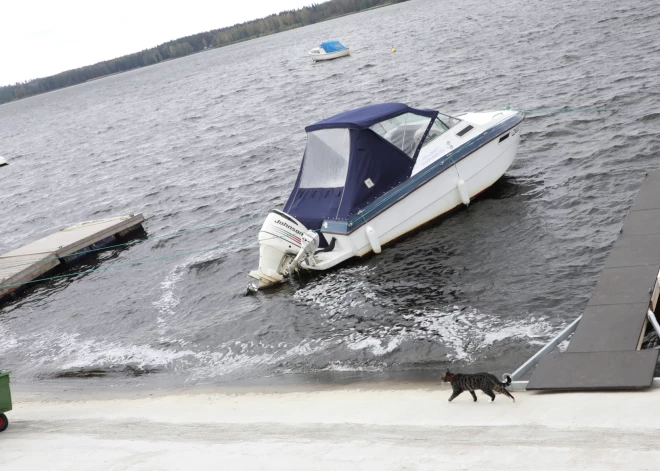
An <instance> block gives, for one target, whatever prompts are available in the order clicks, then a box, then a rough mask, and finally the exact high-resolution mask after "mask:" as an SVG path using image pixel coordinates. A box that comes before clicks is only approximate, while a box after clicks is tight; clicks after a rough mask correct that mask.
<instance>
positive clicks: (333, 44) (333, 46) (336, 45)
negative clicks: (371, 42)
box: [321, 41, 346, 54]
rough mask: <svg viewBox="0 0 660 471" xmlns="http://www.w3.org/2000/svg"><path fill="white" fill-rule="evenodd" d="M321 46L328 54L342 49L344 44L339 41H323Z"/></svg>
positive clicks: (344, 47)
mask: <svg viewBox="0 0 660 471" xmlns="http://www.w3.org/2000/svg"><path fill="white" fill-rule="evenodd" d="M321 48H322V49H323V50H324V51H325V52H326V53H328V54H330V53H331V52H338V51H343V50H344V49H346V46H344V45H343V44H342V43H340V42H339V41H325V42H322V43H321Z"/></svg>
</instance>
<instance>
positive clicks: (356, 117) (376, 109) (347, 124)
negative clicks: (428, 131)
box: [305, 103, 438, 132]
mask: <svg viewBox="0 0 660 471" xmlns="http://www.w3.org/2000/svg"><path fill="white" fill-rule="evenodd" d="M404 113H414V114H417V115H421V116H427V117H429V118H434V117H435V116H436V115H437V114H438V112H437V111H434V110H420V109H415V108H411V107H409V106H408V105H406V104H404V103H379V104H377V105H369V106H363V107H362V108H357V109H355V110H350V111H346V112H344V113H340V114H338V115H336V116H333V117H331V118H327V119H324V120H323V121H319V122H318V123H314V124H310V125H309V126H307V127H306V128H305V131H307V132H311V131H317V130H319V129H330V128H349V129H368V128H369V127H371V126H373V125H374V124H376V123H379V122H381V121H384V120H386V119H390V118H393V117H394V116H399V115H401V114H404Z"/></svg>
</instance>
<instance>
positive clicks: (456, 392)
mask: <svg viewBox="0 0 660 471" xmlns="http://www.w3.org/2000/svg"><path fill="white" fill-rule="evenodd" d="M462 392H463V389H460V388H456V389H454V392H453V393H452V395H451V396H450V397H449V402H451V401H453V400H454V399H455V398H456V397H457V396H458V395H459V394H460V393H462Z"/></svg>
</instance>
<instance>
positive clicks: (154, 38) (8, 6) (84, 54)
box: [0, 0, 323, 85]
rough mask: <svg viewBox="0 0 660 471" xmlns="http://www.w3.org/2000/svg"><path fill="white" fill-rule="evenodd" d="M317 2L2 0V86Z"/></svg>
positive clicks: (247, 0) (0, 24)
mask: <svg viewBox="0 0 660 471" xmlns="http://www.w3.org/2000/svg"><path fill="white" fill-rule="evenodd" d="M322 1H323V0H190V1H181V0H179V1H172V0H29V1H22V2H18V1H9V0H7V1H4V0H2V1H1V2H0V47H1V48H2V54H0V85H8V84H14V83H16V82H21V81H24V80H29V79H33V78H39V77H46V76H49V75H53V74H56V73H58V72H62V71H64V70H69V69H75V68H77V67H82V66H84V65H90V64H94V63H96V62H100V61H103V60H107V59H113V58H115V57H119V56H123V55H125V54H130V53H132V52H137V51H141V50H142V49H147V48H150V47H153V46H157V45H158V44H161V43H164V42H166V41H169V40H171V39H176V38H180V37H182V36H188V35H190V34H195V33H201V32H203V31H209V30H211V29H216V28H222V27H224V26H230V25H233V24H235V23H241V22H243V21H248V20H252V19H256V18H262V17H264V16H267V15H270V14H271V13H279V12H280V11H282V10H289V9H294V8H300V7H303V6H306V5H311V4H312V3H322Z"/></svg>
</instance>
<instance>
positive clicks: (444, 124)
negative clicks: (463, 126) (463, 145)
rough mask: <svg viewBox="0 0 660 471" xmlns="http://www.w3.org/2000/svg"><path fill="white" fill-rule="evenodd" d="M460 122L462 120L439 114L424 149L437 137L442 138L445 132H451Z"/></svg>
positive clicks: (425, 141) (425, 140)
mask: <svg viewBox="0 0 660 471" xmlns="http://www.w3.org/2000/svg"><path fill="white" fill-rule="evenodd" d="M460 122H461V120H460V119H457V118H453V117H451V116H447V115H444V114H440V113H438V117H437V118H436V119H435V121H433V124H432V125H431V129H430V130H429V133H428V135H427V136H426V139H424V143H423V144H422V147H424V146H425V145H427V144H428V143H429V142H431V141H433V140H434V139H435V138H436V137H439V136H442V135H443V134H444V133H445V132H447V131H449V129H450V128H452V127H454V126H456V125H457V124H458V123H460Z"/></svg>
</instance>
